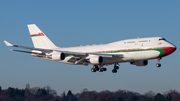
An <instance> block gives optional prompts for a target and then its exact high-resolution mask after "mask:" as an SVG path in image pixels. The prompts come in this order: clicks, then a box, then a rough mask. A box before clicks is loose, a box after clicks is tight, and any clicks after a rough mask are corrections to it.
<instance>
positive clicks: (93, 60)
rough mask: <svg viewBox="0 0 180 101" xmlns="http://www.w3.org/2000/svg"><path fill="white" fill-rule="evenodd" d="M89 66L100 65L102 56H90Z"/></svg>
mask: <svg viewBox="0 0 180 101" xmlns="http://www.w3.org/2000/svg"><path fill="white" fill-rule="evenodd" d="M89 61H90V63H91V64H101V63H103V57H102V56H92V57H90V59H89Z"/></svg>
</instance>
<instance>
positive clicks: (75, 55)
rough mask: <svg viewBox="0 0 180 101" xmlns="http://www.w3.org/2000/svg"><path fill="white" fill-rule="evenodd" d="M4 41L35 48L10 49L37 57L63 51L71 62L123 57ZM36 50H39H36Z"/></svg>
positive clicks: (78, 62)
mask: <svg viewBox="0 0 180 101" xmlns="http://www.w3.org/2000/svg"><path fill="white" fill-rule="evenodd" d="M4 43H5V44H6V45H7V46H12V47H18V48H24V49H29V50H35V52H33V51H32V52H29V51H22V50H12V51H16V52H23V53H30V54H36V55H38V56H39V57H42V56H44V55H46V54H45V53H47V54H51V53H53V52H56V53H64V54H65V56H71V58H70V59H69V60H68V62H72V63H74V64H83V63H84V62H87V61H88V60H89V59H90V58H91V56H96V57H100V56H101V57H103V58H109V59H111V58H124V57H125V56H124V54H102V53H83V52H72V51H61V50H56V49H42V48H33V47H26V46H19V45H13V44H11V43H9V42H7V41H4ZM36 51H40V52H41V53H39V52H36Z"/></svg>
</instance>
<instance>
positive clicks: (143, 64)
mask: <svg viewBox="0 0 180 101" xmlns="http://www.w3.org/2000/svg"><path fill="white" fill-rule="evenodd" d="M130 63H131V64H132V65H136V66H146V65H147V64H148V61H147V60H140V61H133V62H130Z"/></svg>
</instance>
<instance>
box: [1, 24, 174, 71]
mask: <svg viewBox="0 0 180 101" xmlns="http://www.w3.org/2000/svg"><path fill="white" fill-rule="evenodd" d="M27 26H28V29H29V32H30V36H31V39H32V42H33V45H34V47H26V46H20V45H13V44H11V43H9V42H7V41H4V43H5V44H6V45H7V46H12V47H18V48H24V49H29V50H31V51H24V50H12V51H16V52H24V53H30V54H31V55H32V56H34V57H38V58H43V59H48V60H52V61H57V62H62V63H67V64H74V65H85V66H87V65H89V64H92V65H93V68H91V71H92V72H96V71H99V72H103V71H106V70H107V69H106V68H104V66H108V65H113V64H114V67H113V69H112V73H117V70H118V69H119V63H124V62H129V63H130V64H132V65H136V66H146V65H147V64H148V60H151V59H157V61H158V63H157V64H156V66H157V67H161V64H160V60H161V59H162V57H165V56H167V55H170V54H171V53H173V52H174V51H175V50H176V46H175V45H173V44H171V43H170V42H168V41H166V39H165V38H163V37H147V38H135V39H127V40H121V41H116V42H112V43H108V44H100V45H87V46H78V47H66V48H61V47H57V46H56V45H55V44H54V43H53V42H52V41H51V40H50V39H49V38H48V37H47V36H46V35H45V34H44V33H43V32H42V31H41V30H40V29H39V28H38V27H37V26H36V25H35V24H29V25H27Z"/></svg>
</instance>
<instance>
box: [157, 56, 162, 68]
mask: <svg viewBox="0 0 180 101" xmlns="http://www.w3.org/2000/svg"><path fill="white" fill-rule="evenodd" d="M160 60H161V57H158V58H157V61H158V63H157V64H156V67H161V63H160Z"/></svg>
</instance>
